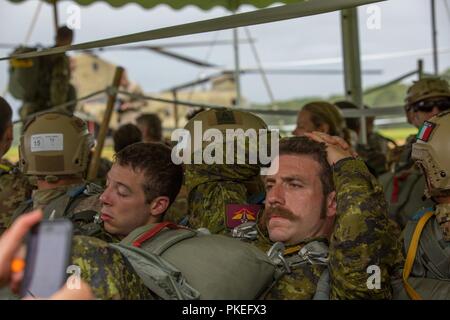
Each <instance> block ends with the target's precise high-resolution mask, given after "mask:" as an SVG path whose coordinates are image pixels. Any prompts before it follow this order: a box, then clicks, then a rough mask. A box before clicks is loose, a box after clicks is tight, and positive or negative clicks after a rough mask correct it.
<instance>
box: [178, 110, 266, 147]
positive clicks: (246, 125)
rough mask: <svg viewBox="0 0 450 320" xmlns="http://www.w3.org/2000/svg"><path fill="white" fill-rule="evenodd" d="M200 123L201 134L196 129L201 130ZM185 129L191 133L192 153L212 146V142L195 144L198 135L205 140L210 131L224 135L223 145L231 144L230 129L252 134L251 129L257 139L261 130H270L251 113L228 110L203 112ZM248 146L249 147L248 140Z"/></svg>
mask: <svg viewBox="0 0 450 320" xmlns="http://www.w3.org/2000/svg"><path fill="white" fill-rule="evenodd" d="M196 123H197V127H196ZM198 123H201V132H197V130H196V128H199V126H198ZM184 129H185V130H186V131H187V132H189V134H190V137H191V149H190V150H191V153H196V152H199V151H201V150H200V148H202V149H203V150H204V149H205V147H207V146H208V145H211V143H210V142H202V144H201V145H200V144H196V143H194V140H195V139H198V137H197V138H196V135H199V134H201V137H202V138H203V137H204V136H205V132H206V131H207V130H208V129H214V130H218V131H219V132H220V133H221V134H222V137H223V140H222V141H221V143H223V144H227V143H229V142H230V141H227V140H228V139H227V130H229V129H233V130H238V129H241V130H242V131H243V132H244V134H245V133H247V132H250V131H248V130H249V129H250V130H251V131H252V132H254V133H256V138H258V137H260V134H261V131H260V130H268V128H267V125H266V123H265V122H264V121H263V120H262V119H261V118H260V117H258V116H256V115H254V114H252V113H250V112H246V111H240V110H233V109H227V108H220V109H210V110H207V111H202V112H200V113H198V114H197V115H195V116H194V117H193V118H192V119H191V120H189V122H188V123H187V124H186V126H185V127H184ZM216 132H217V131H216ZM228 132H229V131H228ZM235 132H237V131H235ZM241 136H242V135H241ZM246 137H249V136H246ZM260 141H261V140H260V139H259V138H258V144H259V143H260ZM266 142H267V143H269V142H270V135H268V138H267V140H266ZM213 143H214V142H213ZM219 143H220V142H219ZM246 146H247V147H248V139H247V144H246ZM253 147H254V146H253Z"/></svg>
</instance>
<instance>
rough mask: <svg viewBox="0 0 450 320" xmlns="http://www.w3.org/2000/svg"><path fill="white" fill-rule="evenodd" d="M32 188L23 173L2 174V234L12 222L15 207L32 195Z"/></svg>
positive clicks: (0, 193)
mask: <svg viewBox="0 0 450 320" xmlns="http://www.w3.org/2000/svg"><path fill="white" fill-rule="evenodd" d="M32 189H33V187H32V185H31V184H30V183H29V181H28V179H27V178H26V177H25V176H23V175H21V174H15V173H5V174H3V175H1V176H0V234H2V233H3V231H5V229H6V228H7V227H8V226H9V225H10V224H11V222H12V217H13V214H14V211H15V209H16V208H17V207H18V206H19V205H20V204H21V203H22V202H23V201H25V200H26V199H28V198H29V197H31V192H32Z"/></svg>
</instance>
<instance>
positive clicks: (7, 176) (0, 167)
mask: <svg viewBox="0 0 450 320" xmlns="http://www.w3.org/2000/svg"><path fill="white" fill-rule="evenodd" d="M11 118H12V110H11V107H10V106H9V104H8V102H7V101H6V100H5V99H3V98H2V97H0V234H2V233H3V231H4V230H5V229H6V227H7V226H8V225H9V223H10V220H11V218H12V215H13V212H14V210H15V209H16V208H17V206H18V205H19V204H20V203H21V202H22V201H24V200H26V199H27V198H28V197H30V195H31V191H32V189H33V188H32V186H31V184H30V183H29V181H28V179H27V178H26V177H25V176H24V175H22V174H21V173H20V171H19V170H18V168H17V167H16V166H14V165H13V164H12V163H10V162H9V161H7V160H6V159H2V157H3V156H4V155H5V154H6V152H7V151H8V149H9V148H10V147H11V143H12V140H13V125H12V122H11Z"/></svg>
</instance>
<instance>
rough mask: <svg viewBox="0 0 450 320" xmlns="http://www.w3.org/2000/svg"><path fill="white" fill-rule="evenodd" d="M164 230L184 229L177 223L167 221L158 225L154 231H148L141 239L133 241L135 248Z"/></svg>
mask: <svg viewBox="0 0 450 320" xmlns="http://www.w3.org/2000/svg"><path fill="white" fill-rule="evenodd" d="M164 228H170V229H182V228H183V227H182V226H179V225H176V224H175V223H172V222H169V221H165V222H161V223H159V224H157V225H156V226H154V227H153V228H152V229H150V230H148V231H147V232H146V233H144V234H143V235H141V236H140V237H139V238H137V239H136V240H135V241H133V247H138V248H139V247H140V246H141V245H142V244H143V243H144V242H145V241H147V240H148V239H151V238H153V237H154V236H155V235H157V234H158V233H159V232H160V231H161V230H162V229H164Z"/></svg>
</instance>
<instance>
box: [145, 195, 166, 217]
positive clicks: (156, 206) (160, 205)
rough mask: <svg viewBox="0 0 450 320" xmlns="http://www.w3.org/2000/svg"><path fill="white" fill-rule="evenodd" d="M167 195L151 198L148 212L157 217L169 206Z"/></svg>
mask: <svg viewBox="0 0 450 320" xmlns="http://www.w3.org/2000/svg"><path fill="white" fill-rule="evenodd" d="M169 203H170V200H169V197H166V196H160V197H156V198H155V199H153V200H152V202H151V203H150V205H149V210H150V214H151V215H152V216H154V217H159V216H161V215H162V214H164V212H166V210H167V209H168V208H169Z"/></svg>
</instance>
